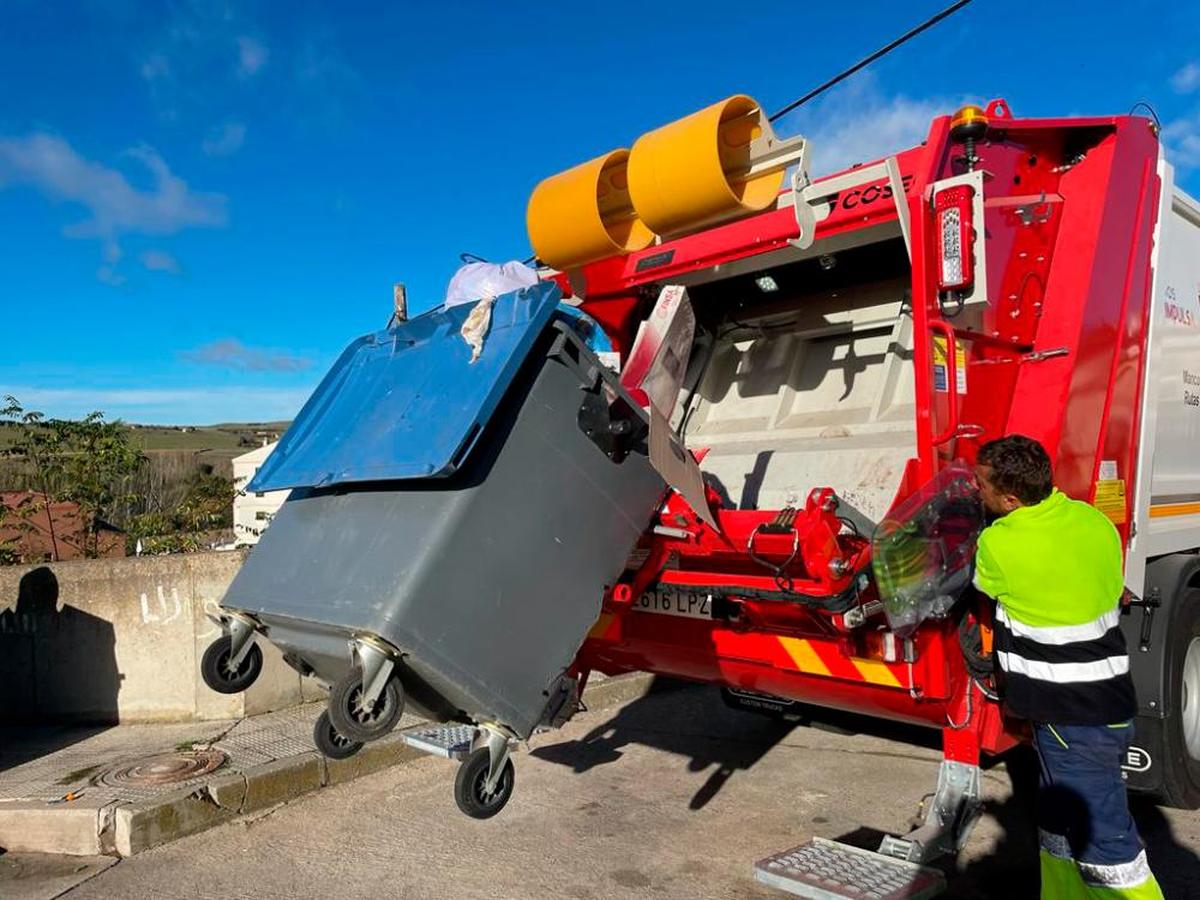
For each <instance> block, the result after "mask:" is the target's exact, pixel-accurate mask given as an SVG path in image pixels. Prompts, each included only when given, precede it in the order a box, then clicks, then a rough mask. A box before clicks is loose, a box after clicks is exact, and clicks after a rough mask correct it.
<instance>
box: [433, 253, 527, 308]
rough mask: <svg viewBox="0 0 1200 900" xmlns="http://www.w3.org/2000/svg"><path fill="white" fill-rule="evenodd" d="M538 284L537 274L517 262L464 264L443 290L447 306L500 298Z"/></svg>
mask: <svg viewBox="0 0 1200 900" xmlns="http://www.w3.org/2000/svg"><path fill="white" fill-rule="evenodd" d="M537 283H538V277H537V273H536V272H535V271H533V269H531V268H529V266H527V265H525V264H524V263H519V262H517V261H516V260H513V261H512V262H506V263H488V262H473V263H467V264H466V265H465V266H463V267H462V268H461V269H459V270H458V271H457V272H455V273H454V277H453V278H451V279H450V286H449V287H447V288H446V304H445V305H446V306H447V307H451V306H458V305H460V304H463V303H475V302H476V301H478V300H483V299H484V298H485V297H492V298H495V297H499V296H500V295H501V294H508V293H511V292H512V291H519V290H520V289H521V288H527V287H533V285H535V284H537Z"/></svg>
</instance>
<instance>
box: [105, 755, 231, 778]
mask: <svg viewBox="0 0 1200 900" xmlns="http://www.w3.org/2000/svg"><path fill="white" fill-rule="evenodd" d="M226 758H227V757H226V756H225V754H224V753H222V752H221V751H220V750H213V749H209V750H187V751H184V752H179V753H162V754H159V755H158V756H148V757H146V758H145V759H139V760H135V761H133V762H130V763H122V764H121V765H119V766H114V767H113V768H111V769H109V770H108V771H107V772H105V773H104V774H102V775H101V776H100V782H101V783H102V784H107V785H109V786H110V787H121V786H122V785H127V784H128V785H140V786H153V785H158V784H176V783H178V782H180V781H188V780H189V779H192V778H199V777H200V776H201V775H207V774H208V773H209V772H212V771H215V770H216V769H218V768H220V767H221V766H222V765H223V764H224V762H225V760H226Z"/></svg>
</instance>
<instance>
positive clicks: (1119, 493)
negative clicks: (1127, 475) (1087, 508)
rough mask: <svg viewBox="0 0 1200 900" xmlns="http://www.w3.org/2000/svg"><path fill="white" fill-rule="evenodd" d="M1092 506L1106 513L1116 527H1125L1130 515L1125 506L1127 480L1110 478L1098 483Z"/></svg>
mask: <svg viewBox="0 0 1200 900" xmlns="http://www.w3.org/2000/svg"><path fill="white" fill-rule="evenodd" d="M1092 506H1094V507H1096V509H1098V510H1100V512H1102V513H1104V514H1105V515H1106V516H1108V518H1109V519H1110V520H1112V522H1113V524H1115V525H1124V524H1125V519H1126V517H1127V515H1128V512H1127V509H1126V506H1125V479H1124V478H1110V479H1101V480H1099V481H1097V482H1096V499H1095V500H1093V501H1092Z"/></svg>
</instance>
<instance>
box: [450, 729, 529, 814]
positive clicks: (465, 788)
mask: <svg viewBox="0 0 1200 900" xmlns="http://www.w3.org/2000/svg"><path fill="white" fill-rule="evenodd" d="M490 765H491V757H490V754H489V753H488V749H487V747H481V748H479V749H478V750H476V751H475V752H474V753H472V754H471V755H470V756H468V757H467V758H466V759H465V760H463V763H462V765H461V766H459V767H458V775H457V776H456V777H455V779H454V802H455V803H457V804H458V808H459V809H461V810H462V811H463V812H464V813H466V814H467V815H468V816H470V817H471V818H472V819H490V818H491V817H492V816H494V815H496V813H498V812H500V810H502V809H504V807H505V806H506V805H507V804H508V801H509V799H511V797H512V792H513V783H514V780H515V778H516V770H515V769H514V768H513V764H512V760H511V759H506V760H505V761H504V768H503V769H501V770H500V777H499V778H498V779H497V780H496V786H495V788H494V789H493V790H491V791H489V790H488V789H487V777H488V768H489V766H490Z"/></svg>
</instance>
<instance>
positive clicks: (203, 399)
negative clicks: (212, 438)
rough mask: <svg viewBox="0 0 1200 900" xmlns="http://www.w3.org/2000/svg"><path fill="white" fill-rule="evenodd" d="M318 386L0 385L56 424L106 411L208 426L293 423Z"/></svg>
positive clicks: (148, 421) (130, 417) (130, 419)
mask: <svg viewBox="0 0 1200 900" xmlns="http://www.w3.org/2000/svg"><path fill="white" fill-rule="evenodd" d="M314 386H315V385H313V386H308V387H299V388H264V387H247V386H240V385H239V386H221V387H215V386H206V387H184V388H162V389H158V388H115V389H104V388H101V389H96V390H83V389H76V388H38V387H33V386H31V385H0V397H3V396H5V395H9V394H11V395H12V396H14V397H16V398H17V399H18V400H19V401H20V402H21V405H22V406H24V407H25V408H26V409H36V410H38V411H40V412H43V413H45V414H46V415H47V416H49V417H51V418H63V419H75V418H79V417H81V416H86V415H87V414H88V413H90V412H92V411H93V410H100V411H102V412H103V413H104V414H105V415H106V416H107V417H108V418H109V419H124V420H125V421H127V422H143V423H146V424H163V425H203V424H207V423H215V422H273V421H280V420H285V419H291V418H292V417H293V416H295V415H296V413H298V412H299V411H300V407H301V406H303V405H304V401H305V400H307V399H308V395H309V394H311V393H312V390H313V387H314Z"/></svg>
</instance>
